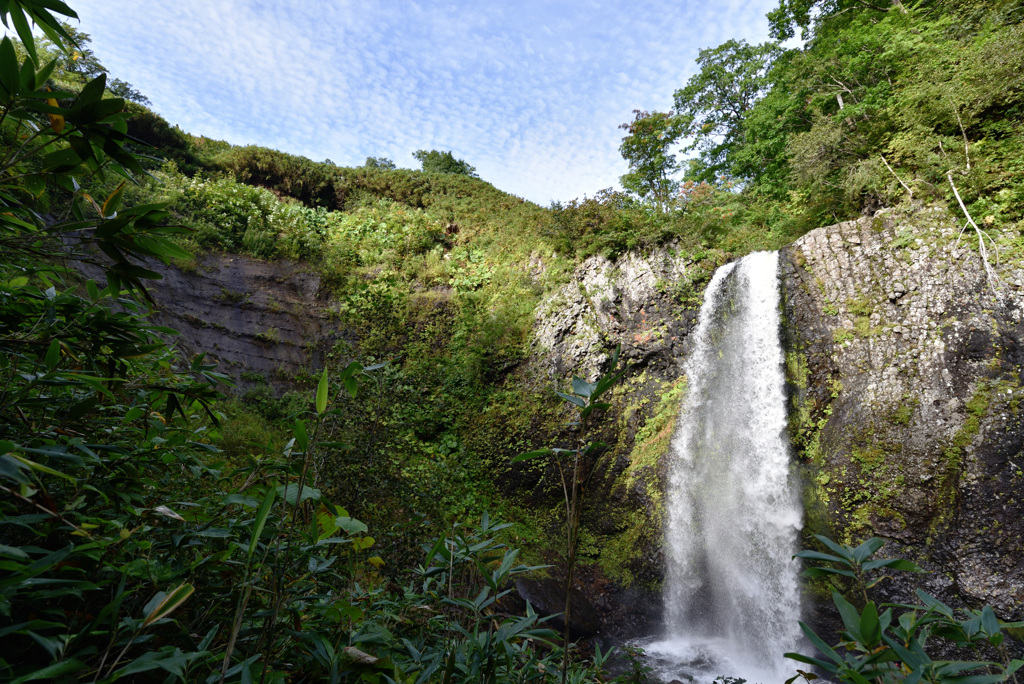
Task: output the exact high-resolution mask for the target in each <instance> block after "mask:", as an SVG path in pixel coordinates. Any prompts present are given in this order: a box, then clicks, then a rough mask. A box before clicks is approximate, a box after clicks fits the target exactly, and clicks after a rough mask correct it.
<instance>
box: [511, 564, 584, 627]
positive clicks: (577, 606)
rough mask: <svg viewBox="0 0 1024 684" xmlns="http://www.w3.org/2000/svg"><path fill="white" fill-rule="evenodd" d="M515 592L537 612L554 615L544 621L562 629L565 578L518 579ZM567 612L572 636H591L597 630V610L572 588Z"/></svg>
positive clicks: (563, 622)
mask: <svg viewBox="0 0 1024 684" xmlns="http://www.w3.org/2000/svg"><path fill="white" fill-rule="evenodd" d="M516 592H517V593H518V594H519V596H520V597H521V598H522V599H523V600H524V601H528V602H529V603H530V605H531V606H533V609H534V610H535V611H537V614H538V615H540V616H542V617H546V616H549V615H554V616H555V617H553V618H552V619H551V620H549V621H548V623H547V624H549V625H551V626H552V627H554V628H555V629H557V630H559V631H562V630H564V629H565V615H564V613H565V580H557V579H520V580H517V581H516ZM569 613H570V615H569V629H570V633H571V636H572V637H573V638H576V639H582V638H587V637H592V636H594V635H596V634H597V633H598V632H600V631H601V616H600V615H599V614H598V612H597V609H596V608H595V607H594V605H593V604H592V603H591V602H590V601H589V600H588V599H587V597H586V596H585V595H584V594H583V592H581V591H580V590H578V589H576V588H573V590H572V596H571V605H570V611H569Z"/></svg>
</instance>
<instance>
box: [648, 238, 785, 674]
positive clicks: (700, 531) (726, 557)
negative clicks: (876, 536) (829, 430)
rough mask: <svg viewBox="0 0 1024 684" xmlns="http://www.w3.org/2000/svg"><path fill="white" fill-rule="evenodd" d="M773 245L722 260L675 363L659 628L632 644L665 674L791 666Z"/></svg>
mask: <svg viewBox="0 0 1024 684" xmlns="http://www.w3.org/2000/svg"><path fill="white" fill-rule="evenodd" d="M779 325H780V313H779V285H778V253H777V252H758V253H755V254H751V255H749V256H747V257H744V258H743V259H741V260H740V261H738V262H734V263H731V264H727V265H725V266H723V267H721V268H719V269H718V270H717V271H716V272H715V275H714V277H713V278H712V280H711V283H710V284H709V285H708V289H707V291H706V293H705V296H704V303H703V305H702V306H701V310H700V316H699V318H698V322H697V328H696V333H695V335H696V337H695V344H694V345H693V348H692V351H691V354H690V356H689V358H688V360H687V361H686V364H685V372H686V377H687V384H688V386H687V392H686V399H685V400H684V401H683V405H682V406H681V409H680V416H679V421H678V426H677V429H676V433H675V436H674V437H673V441H672V451H671V455H670V458H671V461H670V466H669V467H670V479H669V485H668V492H667V506H668V511H667V513H668V525H667V532H666V540H665V555H666V565H667V567H666V578H665V589H664V601H665V631H664V633H663V635H661V636H660V637H658V638H656V639H645V640H642V641H641V643H640V645H641V646H642V647H643V648H644V649H645V651H646V653H647V655H648V658H647V661H648V664H650V665H651V666H652V667H653V668H654V670H655V674H656V675H657V676H659V677H660V678H662V679H664V680H665V681H670V680H672V679H674V678H679V679H684V680H685V679H686V678H687V677H692V678H693V679H694V680H695V681H697V682H711V681H712V680H714V679H715V678H716V677H717V676H720V675H725V676H728V677H735V678H742V679H745V680H747V681H748V682H751V683H753V682H761V683H762V684H769V683H771V684H775V683H777V682H783V681H785V680H786V679H788V678H789V677H790V676H792V675H793V674H795V673H796V668H795V665H796V663H794V662H792V661H786V659H785V658H783V653H785V652H787V651H794V650H797V648H798V647H799V644H800V630H799V626H798V624H797V621H798V620H799V619H800V599H799V585H798V579H797V576H798V567H797V563H796V562H795V561H793V560H792V555H793V554H794V553H795V552H796V551H797V548H796V544H797V535H798V532H799V529H800V525H801V522H802V513H801V508H800V501H799V497H798V495H797V491H796V486H795V478H794V477H793V476H792V475H791V473H790V448H789V442H788V438H787V435H786V420H787V415H786V396H785V375H784V372H783V361H784V359H783V352H782V347H781V341H780V328H779Z"/></svg>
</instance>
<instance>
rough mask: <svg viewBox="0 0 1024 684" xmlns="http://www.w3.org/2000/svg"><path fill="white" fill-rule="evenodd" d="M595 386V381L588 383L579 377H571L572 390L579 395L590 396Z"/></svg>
mask: <svg viewBox="0 0 1024 684" xmlns="http://www.w3.org/2000/svg"><path fill="white" fill-rule="evenodd" d="M596 388H597V383H590V382H587V381H586V380H584V379H583V378H581V377H578V376H577V377H574V378H573V379H572V391H573V392H575V393H576V394H578V395H579V396H581V397H588V398H589V397H590V395H591V394H593V393H594V390H595V389H596Z"/></svg>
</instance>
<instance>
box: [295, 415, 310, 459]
mask: <svg viewBox="0 0 1024 684" xmlns="http://www.w3.org/2000/svg"><path fill="white" fill-rule="evenodd" d="M292 433H293V434H294V435H295V441H296V443H297V444H298V445H299V449H300V450H302V451H305V450H306V449H307V448H308V447H309V435H308V434H307V433H306V421H304V420H302V419H301V418H298V419H297V420H296V421H295V425H294V427H293V428H292Z"/></svg>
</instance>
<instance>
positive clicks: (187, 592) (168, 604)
mask: <svg viewBox="0 0 1024 684" xmlns="http://www.w3.org/2000/svg"><path fill="white" fill-rule="evenodd" d="M195 590H196V588H195V587H193V586H192V585H191V584H181V585H179V586H177V587H175V588H174V589H173V590H172V591H171V592H170V593H169V594H167V595H166V596H165V597H164V598H163V600H162V601H160V602H159V603H157V604H156V605H155V606H154V607H153V609H152V610H150V611H149V613H148V614H147V615H146V619H145V620H143V621H142V626H143V627H148V626H149V625H151V624H153V623H154V622H156V621H157V620H162V619H163V618H165V617H167V616H168V615H170V614H171V613H173V612H174V611H175V610H176V609H177V608H178V607H179V606H180V605H181V604H182V603H184V602H185V600H186V599H187V598H188V597H189V596H191V595H192V593H193V592H194V591H195Z"/></svg>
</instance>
